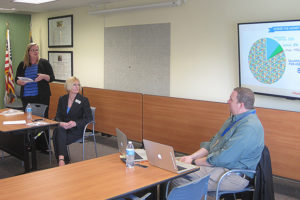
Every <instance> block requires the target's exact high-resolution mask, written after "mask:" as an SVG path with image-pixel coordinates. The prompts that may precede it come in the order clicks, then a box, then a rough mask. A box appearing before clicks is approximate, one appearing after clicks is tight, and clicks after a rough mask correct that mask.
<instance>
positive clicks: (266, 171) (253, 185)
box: [209, 145, 274, 200]
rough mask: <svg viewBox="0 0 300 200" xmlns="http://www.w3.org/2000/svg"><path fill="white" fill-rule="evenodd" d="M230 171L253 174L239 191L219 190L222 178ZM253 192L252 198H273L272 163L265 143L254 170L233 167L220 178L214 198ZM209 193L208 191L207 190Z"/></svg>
mask: <svg viewBox="0 0 300 200" xmlns="http://www.w3.org/2000/svg"><path fill="white" fill-rule="evenodd" d="M231 173H242V174H245V173H250V174H253V175H254V178H253V180H250V182H249V185H248V186H247V187H246V188H244V189H242V190H239V191H221V190H220V185H221V182H222V180H224V178H225V177H226V176H228V175H230V174H231ZM247 191H249V192H253V196H254V199H274V188H273V178H272V165H271V156H270V153H269V149H268V147H267V146H266V145H265V146H264V149H263V151H262V153H261V158H260V160H259V162H258V164H257V167H256V170H255V171H254V170H242V169H233V170H230V171H228V172H226V173H225V174H223V176H222V177H221V178H220V180H219V182H218V186H217V191H216V200H218V199H219V198H220V196H221V195H222V194H233V196H234V198H235V199H236V194H237V193H242V192H247ZM209 193H210V192H209Z"/></svg>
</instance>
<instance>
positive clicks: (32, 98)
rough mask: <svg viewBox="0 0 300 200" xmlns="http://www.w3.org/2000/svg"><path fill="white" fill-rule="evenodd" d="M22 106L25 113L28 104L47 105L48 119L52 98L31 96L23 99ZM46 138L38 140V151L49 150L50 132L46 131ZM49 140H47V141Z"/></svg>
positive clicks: (46, 114) (41, 137) (42, 137)
mask: <svg viewBox="0 0 300 200" xmlns="http://www.w3.org/2000/svg"><path fill="white" fill-rule="evenodd" d="M21 99H22V104H23V110H24V111H25V109H26V106H27V104H28V103H39V104H45V105H47V106H48V107H47V109H46V111H45V116H44V117H45V118H48V111H49V103H50V96H29V97H22V98H21ZM45 134H46V137H45V136H43V135H41V136H40V137H38V138H37V139H36V141H35V142H36V148H37V149H38V150H46V149H48V145H47V144H48V140H49V139H48V138H49V132H48V130H46V131H45ZM46 138H47V139H46Z"/></svg>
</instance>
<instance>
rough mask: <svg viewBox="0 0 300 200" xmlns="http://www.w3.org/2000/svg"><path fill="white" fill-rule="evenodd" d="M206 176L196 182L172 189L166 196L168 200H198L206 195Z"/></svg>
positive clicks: (207, 178)
mask: <svg viewBox="0 0 300 200" xmlns="http://www.w3.org/2000/svg"><path fill="white" fill-rule="evenodd" d="M209 177H210V175H207V176H205V177H203V178H201V179H198V180H196V181H191V182H190V183H188V184H185V185H181V186H179V187H176V188H173V189H172V190H171V192H170V194H169V195H168V200H186V199H189V200H200V199H201V198H202V197H203V196H204V195H206V193H207V187H208V180H209Z"/></svg>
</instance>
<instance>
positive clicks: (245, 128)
mask: <svg viewBox="0 0 300 200" xmlns="http://www.w3.org/2000/svg"><path fill="white" fill-rule="evenodd" d="M254 100H255V99H254V94H253V92H252V91H251V90H250V89H248V88H242V87H239V88H235V89H234V90H233V92H232V93H231V96H230V99H229V100H228V104H229V108H230V112H231V116H230V117H229V119H227V120H226V121H225V123H224V125H223V126H222V128H221V129H220V130H219V132H218V133H217V134H216V135H215V136H214V137H213V138H212V139H211V140H210V141H209V142H203V143H201V145H200V147H201V148H200V149H199V150H198V151H197V152H195V153H193V154H192V155H189V156H184V157H182V158H181V161H183V162H186V163H192V164H194V165H199V166H201V167H200V170H199V171H197V172H194V173H191V174H189V175H187V176H185V177H182V178H178V179H175V180H174V181H172V184H171V187H176V186H179V185H181V184H184V183H186V182H188V181H191V180H195V179H198V178H201V177H203V176H205V175H207V174H210V180H209V183H208V190H209V191H215V190H216V188H217V183H218V180H219V179H220V177H221V176H222V175H223V174H224V173H225V172H226V171H228V170H230V169H250V170H255V169H256V166H257V164H258V162H259V160H260V157H261V153H262V150H263V148H264V129H263V127H262V124H261V122H260V120H259V119H258V117H257V115H256V111H255V109H254V108H253V106H254ZM248 176H250V178H252V177H251V175H250V174H246V175H245V176H244V175H243V176H241V175H239V174H232V175H229V176H227V177H226V178H225V180H224V181H223V184H222V185H221V190H223V191H224V190H240V189H243V188H245V187H246V186H247V185H248V184H249V177H248Z"/></svg>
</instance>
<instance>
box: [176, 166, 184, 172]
mask: <svg viewBox="0 0 300 200" xmlns="http://www.w3.org/2000/svg"><path fill="white" fill-rule="evenodd" d="M177 169H178V171H181V170H184V169H186V168H185V167H181V166H179V165H177Z"/></svg>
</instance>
